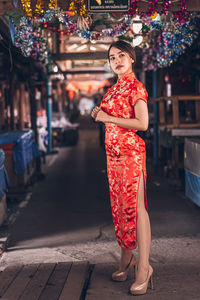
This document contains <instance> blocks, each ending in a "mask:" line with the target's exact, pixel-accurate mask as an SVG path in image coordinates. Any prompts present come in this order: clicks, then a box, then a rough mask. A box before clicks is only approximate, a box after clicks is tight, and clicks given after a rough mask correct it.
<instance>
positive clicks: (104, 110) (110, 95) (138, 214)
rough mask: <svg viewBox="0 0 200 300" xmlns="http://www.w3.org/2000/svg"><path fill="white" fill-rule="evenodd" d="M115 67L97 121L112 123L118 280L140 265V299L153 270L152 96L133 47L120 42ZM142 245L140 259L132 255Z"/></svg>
mask: <svg viewBox="0 0 200 300" xmlns="http://www.w3.org/2000/svg"><path fill="white" fill-rule="evenodd" d="M108 60H109V63H110V67H111V68H112V70H113V71H114V72H115V74H116V75H117V76H118V81H117V83H116V84H115V85H114V86H113V87H111V88H110V89H109V90H108V92H107V93H106V94H105V96H104V97H103V99H102V102H101V105H100V107H95V108H94V109H93V111H92V117H93V118H94V119H95V121H96V122H103V123H105V125H106V137H105V146H106V155H107V173H108V181H109V188H110V200H111V208H112V216H113V223H114V228H115V233H116V238H117V241H118V243H119V245H120V247H121V260H120V265H119V270H117V271H116V272H115V273H113V274H112V279H113V280H115V281H125V280H126V278H127V274H128V272H129V270H130V269H132V268H133V267H136V268H135V269H136V280H135V282H134V283H133V284H132V285H131V287H130V292H131V293H132V294H134V295H139V294H145V293H146V291H147V287H148V283H149V281H150V282H151V287H152V274H153V269H152V267H151V266H150V264H149V251H150V242H151V229H150V222H149V216H148V212H147V197H146V177H147V174H146V151H145V142H144V141H143V139H141V138H140V137H139V136H138V135H137V131H138V130H140V131H146V130H147V128H148V109H147V98H148V95H147V92H146V90H145V88H144V86H143V84H142V83H141V82H139V81H138V80H137V78H136V77H135V74H134V72H133V66H134V65H135V63H136V55H135V51H134V49H133V47H132V46H131V45H130V44H129V43H127V42H124V41H117V42H114V43H112V44H111V45H110V48H109V50H108ZM137 244H138V249H139V259H138V261H137V260H136V257H135V256H134V254H133V253H132V250H133V249H135V248H136V245H137Z"/></svg>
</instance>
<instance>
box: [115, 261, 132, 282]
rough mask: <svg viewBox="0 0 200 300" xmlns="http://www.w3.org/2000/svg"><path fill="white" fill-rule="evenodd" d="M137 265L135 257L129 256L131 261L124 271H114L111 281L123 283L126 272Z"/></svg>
mask: <svg viewBox="0 0 200 300" xmlns="http://www.w3.org/2000/svg"><path fill="white" fill-rule="evenodd" d="M136 263H137V260H136V257H135V256H134V255H132V256H131V260H130V262H129V264H128V265H127V267H126V269H125V271H116V272H114V273H113V274H112V280H114V281H125V280H126V279H127V275H128V272H129V271H130V269H131V268H132V267H133V266H135V265H136Z"/></svg>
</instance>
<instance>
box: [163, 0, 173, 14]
mask: <svg viewBox="0 0 200 300" xmlns="http://www.w3.org/2000/svg"><path fill="white" fill-rule="evenodd" d="M171 3H172V1H171V0H163V11H162V13H163V14H165V15H167V14H168V13H169V6H170V5H171Z"/></svg>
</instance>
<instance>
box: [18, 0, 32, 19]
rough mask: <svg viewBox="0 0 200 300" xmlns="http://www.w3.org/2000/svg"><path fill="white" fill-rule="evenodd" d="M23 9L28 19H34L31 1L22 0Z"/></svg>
mask: <svg viewBox="0 0 200 300" xmlns="http://www.w3.org/2000/svg"><path fill="white" fill-rule="evenodd" d="M21 3H22V8H23V10H24V11H25V16H26V17H27V18H32V8H31V0H21Z"/></svg>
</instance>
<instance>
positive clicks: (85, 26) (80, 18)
mask: <svg viewBox="0 0 200 300" xmlns="http://www.w3.org/2000/svg"><path fill="white" fill-rule="evenodd" d="M77 25H78V28H79V29H80V30H88V29H89V24H88V22H87V21H86V19H85V18H84V17H83V16H78V19H77Z"/></svg>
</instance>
